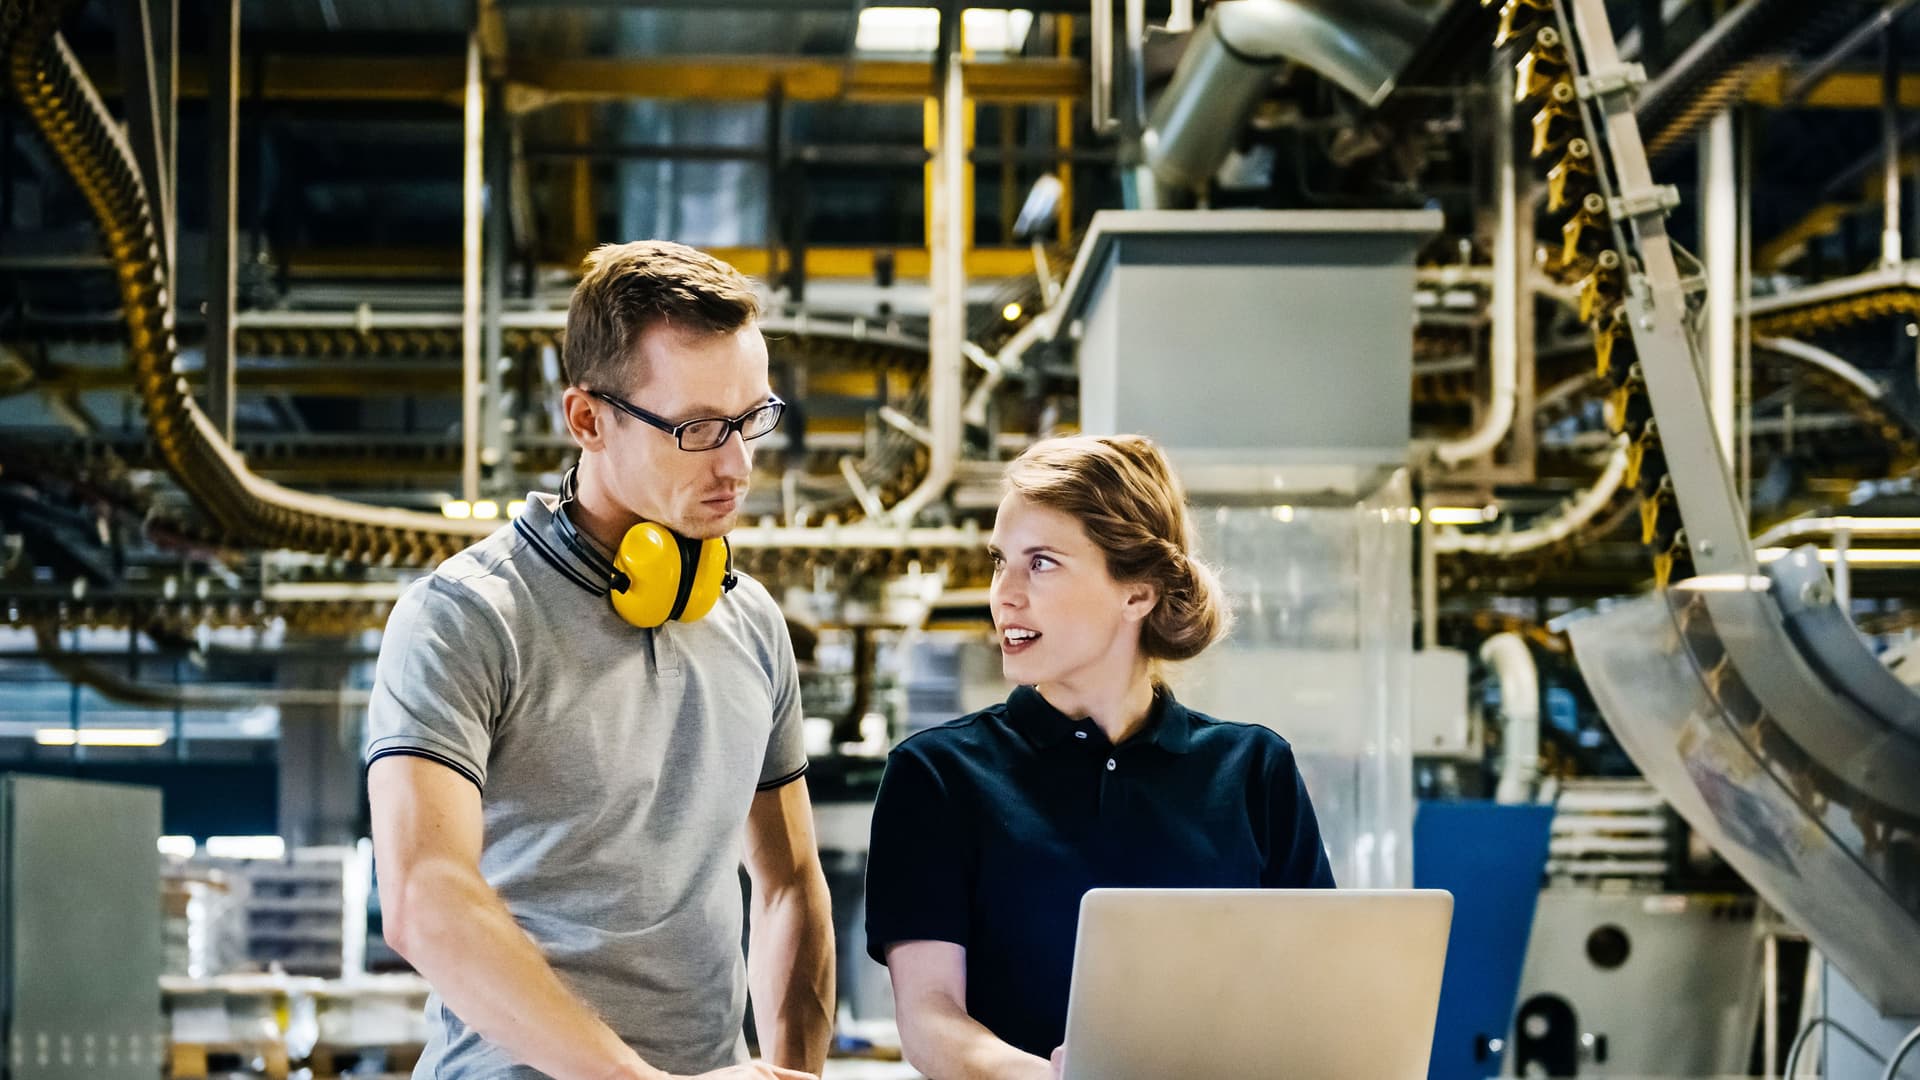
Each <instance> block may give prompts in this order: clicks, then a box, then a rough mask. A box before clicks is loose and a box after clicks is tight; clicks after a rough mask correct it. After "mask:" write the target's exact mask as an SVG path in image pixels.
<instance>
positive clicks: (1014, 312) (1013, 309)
mask: <svg viewBox="0 0 1920 1080" xmlns="http://www.w3.org/2000/svg"><path fill="white" fill-rule="evenodd" d="M1021 310H1022V309H1021V307H1020V302H1019V301H1017V300H1016V301H1014V302H1013V303H1011V304H1008V305H1007V306H1006V307H1003V308H1001V309H1000V317H1001V318H1003V319H1005V320H1007V321H1008V322H1018V321H1019V320H1020V312H1021Z"/></svg>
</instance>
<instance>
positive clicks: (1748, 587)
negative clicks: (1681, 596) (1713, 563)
mask: <svg viewBox="0 0 1920 1080" xmlns="http://www.w3.org/2000/svg"><path fill="white" fill-rule="evenodd" d="M1769 585H1770V582H1769V580H1768V579H1767V578H1766V577H1763V576H1761V575H1759V574H1701V575H1699V576H1697V577H1690V578H1687V579H1686V580H1684V581H1676V582H1674V583H1673V587H1674V589H1675V590H1677V591H1681V592H1722V593H1742V592H1744V593H1763V592H1766V591H1767V589H1768V587H1769Z"/></svg>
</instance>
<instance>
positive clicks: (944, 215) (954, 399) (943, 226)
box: [887, 3, 1099, 525]
mask: <svg viewBox="0 0 1920 1080" xmlns="http://www.w3.org/2000/svg"><path fill="white" fill-rule="evenodd" d="M1094 6H1095V7H1096V8H1097V7H1099V4H1098V3H1096V4H1095V5H1094ZM958 24H959V14H958V10H957V9H948V10H947V12H946V14H944V15H943V16H942V17H941V32H940V39H941V49H942V61H943V63H942V67H943V68H944V69H945V71H944V74H945V76H946V77H945V79H944V80H943V81H942V82H941V86H940V142H939V146H938V147H936V148H935V150H934V166H933V177H934V188H933V215H934V228H933V253H932V254H933V265H932V266H931V267H930V268H929V270H930V275H931V277H932V281H931V285H932V289H933V308H932V311H931V312H930V313H929V318H928V326H927V331H928V333H927V336H928V338H929V339H930V340H929V342H928V346H929V352H928V363H927V383H928V394H927V413H928V416H927V428H928V430H929V432H930V434H931V437H932V439H933V444H932V446H930V447H929V448H928V461H927V474H926V476H925V477H923V478H922V479H921V481H920V483H919V485H918V486H916V487H915V488H914V489H913V490H912V491H910V492H908V493H907V495H906V497H905V498H902V499H901V500H900V501H899V502H897V503H895V504H894V505H893V506H892V507H891V508H889V509H888V511H887V516H888V518H889V519H890V520H891V521H895V522H899V523H900V524H903V525H911V524H912V523H913V519H914V518H915V517H916V516H918V515H919V513H920V511H922V510H924V509H926V507H927V506H928V505H929V504H931V503H932V502H933V501H934V500H935V499H938V498H941V497H943V496H944V495H945V494H946V490H947V487H948V486H949V485H950V484H952V483H953V477H954V473H955V472H956V471H957V469H958V468H959V463H960V444H961V442H962V440H963V439H964V438H965V434H966V433H965V430H964V428H963V426H962V422H961V418H960V413H961V409H962V408H963V403H962V401H961V397H960V395H961V392H962V389H963V388H962V386H961V379H962V376H963V375H964V373H965V368H966V357H965V355H964V353H963V352H962V348H963V345H964V343H965V342H966V338H967V229H968V227H969V226H970V225H971V222H969V221H967V220H966V218H965V215H964V214H963V212H962V211H963V210H964V207H963V206H962V205H961V192H962V191H963V190H964V188H965V184H966V164H967V151H966V146H965V138H966V135H965V129H964V127H963V120H964V114H965V112H966V84H965V82H964V81H963V68H962V65H961V63H960V27H959V25H958Z"/></svg>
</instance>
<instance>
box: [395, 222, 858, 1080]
mask: <svg viewBox="0 0 1920 1080" xmlns="http://www.w3.org/2000/svg"><path fill="white" fill-rule="evenodd" d="M758 317H759V304H758V301H757V299H756V298H755V296H754V293H753V291H752V288H751V286H750V284H749V282H748V281H747V280H746V279H745V278H743V277H742V276H741V275H740V274H739V273H738V272H737V271H735V270H734V269H733V268H732V267H730V266H727V265H726V264H725V263H722V262H719V261H718V260H716V259H713V258H711V257H709V256H707V255H705V254H702V253H700V252H697V251H694V250H693V249H691V248H687V247H683V246H681V245H678V244H669V243H659V242H643V243H633V244H625V245H620V246H607V247H602V248H600V249H599V250H598V251H596V252H594V253H593V255H592V256H590V257H589V259H588V261H587V267H586V275H585V277H584V279H583V280H582V281H581V283H580V285H579V287H578V288H577V289H576V290H575V291H574V294H573V300H572V303H571V305H570V307H569V310H568V312H567V341H566V356H565V364H564V366H565V369H566V378H567V383H568V388H567V390H566V391H565V394H564V397H563V407H564V411H565V415H566V421H567V427H568V430H569V431H570V432H571V433H572V435H573V438H574V440H575V441H576V442H578V443H579V444H580V463H579V466H578V469H577V470H576V472H575V474H574V475H572V476H570V477H569V478H568V479H569V481H570V484H569V485H565V486H566V487H567V488H568V489H569V492H568V493H569V495H570V499H568V500H565V501H563V500H561V499H558V498H556V497H555V496H552V495H544V494H540V493H535V494H533V495H531V496H529V497H528V500H527V507H526V511H525V512H524V513H523V514H521V515H520V517H519V518H518V519H517V520H515V521H514V522H513V523H512V524H511V525H509V526H507V527H505V528H502V529H500V530H499V531H498V532H496V533H494V534H493V535H492V536H490V537H488V538H487V539H485V540H483V541H481V542H480V543H478V544H475V545H474V546H473V547H471V548H468V549H467V550H466V551H464V552H461V553H460V554H459V555H456V556H454V557H453V558H452V559H449V560H448V561H447V562H446V563H445V564H443V565H442V566H441V567H440V568H439V569H438V570H436V571H435V572H434V573H433V574H432V575H430V576H428V577H427V578H425V579H423V580H422V581H420V582H418V583H416V584H415V585H414V586H413V587H412V588H410V589H408V590H407V592H406V594H405V595H404V596H403V597H402V598H401V600H400V602H399V603H398V604H397V605H396V606H395V607H394V611H393V615H392V617H391V618H390V620H389V621H388V624H387V634H386V638H385V640H384V642H383V644H382V646H381V649H380V661H379V666H378V673H377V675H376V678H375V683H374V692H373V700H372V704H371V705H370V707H369V710H368V728H369V732H368V736H369V738H368V747H367V759H368V769H367V790H368V795H369V797H370V799H371V802H372V806H373V833H374V851H375V854H376V858H377V866H378V873H379V884H380V900H381V905H382V908H383V912H384V916H385V923H384V925H385V932H386V938H387V941H388V942H389V943H390V944H392V945H393V947H394V948H395V949H396V950H397V951H399V953H400V954H401V955H402V956H404V957H406V959H407V960H408V961H409V962H410V963H412V964H413V965H414V967H416V968H418V969H419V970H420V972H421V973H422V974H423V975H424V976H425V977H426V978H427V980H428V982H430V983H431V984H432V985H433V988H434V996H433V998H432V999H431V1000H430V1001H429V1003H428V1006H427V1011H428V1020H429V1023H430V1025H431V1030H432V1038H431V1041H430V1042H429V1043H428V1046H427V1050H426V1055H425V1056H424V1057H423V1058H422V1059H421V1062H420V1065H419V1068H418V1069H417V1070H416V1071H415V1073H414V1075H415V1076H416V1077H422V1078H425V1077H432V1078H435V1080H497V1078H498V1080H521V1078H531V1077H539V1076H549V1077H554V1078H556V1080H641V1078H645V1080H659V1078H661V1077H665V1076H682V1075H694V1074H700V1075H708V1076H713V1077H726V1078H738V1080H745V1078H748V1077H754V1078H771V1077H789V1078H792V1077H804V1076H807V1075H809V1074H813V1073H818V1072H819V1071H820V1069H821V1067H822V1066H823V1064H824V1060H825V1057H826V1047H827V1040H828V1037H829V1035H830V1031H831V1025H832V1014H833V969H832V964H833V928H832V921H831V918H830V916H829V914H828V904H827V887H826V879H825V877H824V875H823V874H822V872H821V869H820V863H819V853H818V851H817V850H816V848H815V846H814V836H813V821H812V810H811V807H810V804H809V802H808V798H807V785H806V781H805V780H804V779H802V777H801V774H802V773H804V772H805V771H806V756H805V753H804V751H803V750H802V746H801V730H800V721H801V713H800V700H799V681H798V677H797V673H796V670H795V665H794V660H793V650H792V645H791V642H790V641H789V639H788V636H787V629H786V624H785V622H784V620H783V619H782V618H781V615H780V612H779V609H778V608H777V607H776V606H775V604H774V601H773V598H772V597H771V596H770V595H769V594H768V593H767V591H766V589H765V588H764V587H763V586H761V585H760V584H759V583H758V582H755V581H752V580H751V579H748V578H746V577H744V576H742V577H740V578H739V579H738V582H737V585H736V586H735V587H733V588H732V589H730V590H729V591H727V592H726V593H725V594H724V595H723V596H721V597H720V599H719V601H718V602H717V603H716V604H715V605H714V607H713V608H712V610H711V611H710V612H708V613H707V614H706V615H704V617H701V618H699V619H698V621H674V622H667V623H665V624H663V625H661V626H659V627H658V628H655V629H643V628H640V627H638V626H636V625H632V624H629V623H628V622H627V621H626V620H625V619H624V618H623V617H622V616H621V615H620V614H619V613H617V612H616V611H615V610H614V608H613V607H612V605H611V604H610V603H609V598H608V588H609V579H610V575H609V574H608V573H607V564H606V562H605V560H607V559H609V558H610V557H611V555H612V553H613V552H614V551H615V550H616V549H617V548H618V546H619V544H620V541H621V539H622V538H623V537H624V536H625V535H626V533H627V531H628V529H629V528H630V527H632V526H634V525H636V524H637V523H640V522H643V521H644V522H654V523H657V524H659V525H664V526H666V527H668V528H670V529H672V530H673V531H674V532H675V533H677V534H678V535H679V536H681V537H685V538H688V539H691V540H705V539H712V538H718V537H723V536H725V535H726V533H727V532H728V531H729V530H731V529H732V528H733V526H734V523H735V521H736V520H737V519H738V518H739V514H740V509H741V505H742V499H743V498H744V496H745V493H746V490H747V483H748V480H749V478H750V476H751V472H752V457H753V448H752V446H751V445H749V444H748V442H747V440H748V439H750V438H754V437H757V436H759V435H764V434H766V433H767V432H768V431H770V430H772V427H773V426H774V425H775V424H777V423H778V419H779V412H780V409H779V402H778V399H777V398H774V397H773V395H772V392H771V390H770V389H769V385H768V381H767V346H766V342H765V340H764V339H763V338H762V337H761V334H760V330H759V326H758V322H757V320H758ZM701 420H708V421H712V422H707V423H696V421H701ZM563 516H564V518H565V520H562V518H563ZM569 525H571V526H572V528H571V529H569V528H568V526H569ZM637 584H639V585H644V584H645V583H637ZM743 862H744V864H745V866H746V869H747V872H748V875H749V877H750V878H751V881H752V896H753V899H752V904H753V910H752V920H751V926H752V937H751V940H750V942H749V947H748V954H749V955H750V957H751V962H750V964H749V963H748V962H747V961H745V960H743V958H742V956H741V950H740V938H741V919H742V910H741V908H742V905H741V900H740V883H739V876H738V875H739V868H740V866H741V865H742V863H743ZM749 987H750V988H751V991H752V1001H753V1007H754V1018H755V1020H756V1022H757V1024H756V1026H757V1029H758V1032H759V1035H760V1046H761V1050H762V1053H763V1055H764V1058H765V1061H766V1063H765V1064H761V1063H750V1062H749V1061H748V1059H747V1054H746V1048H745V1040H744V1038H743V1036H742V1032H741V1027H742V1020H743V1017H744V1013H745V1007H746V1000H747V992H748V989H749Z"/></svg>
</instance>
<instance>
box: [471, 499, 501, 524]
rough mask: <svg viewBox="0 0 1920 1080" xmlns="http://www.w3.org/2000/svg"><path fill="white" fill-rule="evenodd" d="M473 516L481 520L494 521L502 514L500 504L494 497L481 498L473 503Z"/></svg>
mask: <svg viewBox="0 0 1920 1080" xmlns="http://www.w3.org/2000/svg"><path fill="white" fill-rule="evenodd" d="M473 516H474V517H476V518H479V519H480V520H481V521H492V520H494V519H495V518H498V517H499V516H500V504H499V503H497V502H494V501H493V500H492V499H481V500H480V501H479V502H477V503H474V504H473Z"/></svg>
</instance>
